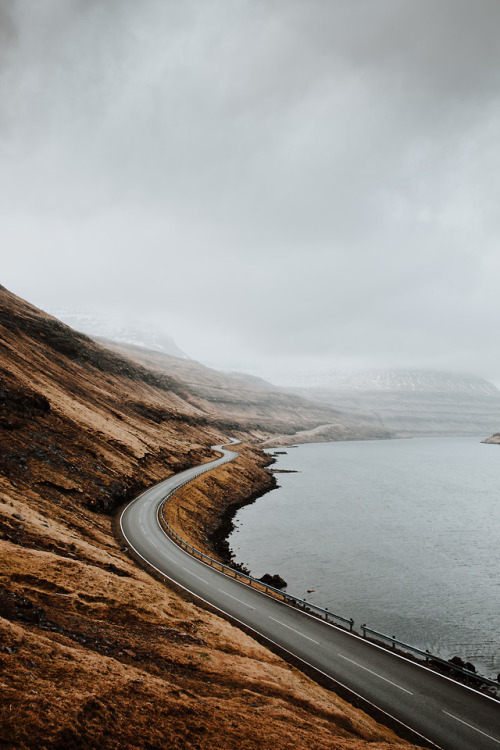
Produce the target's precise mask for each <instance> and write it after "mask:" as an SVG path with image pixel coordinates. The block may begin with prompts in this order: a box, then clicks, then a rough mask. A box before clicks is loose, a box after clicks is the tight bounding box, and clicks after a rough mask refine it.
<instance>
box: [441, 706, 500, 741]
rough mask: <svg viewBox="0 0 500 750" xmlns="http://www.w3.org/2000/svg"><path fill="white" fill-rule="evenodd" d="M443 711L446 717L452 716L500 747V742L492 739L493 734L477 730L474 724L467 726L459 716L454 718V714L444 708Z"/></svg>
mask: <svg viewBox="0 0 500 750" xmlns="http://www.w3.org/2000/svg"><path fill="white" fill-rule="evenodd" d="M441 711H442V712H443V713H444V714H446V716H451V718H452V719H455V721H459V722H460V724H465V726H466V727H469V728H470V729H473V730H474V731H475V732H479V734H482V735H483V736H484V737H487V738H488V739H489V740H493V742H496V743H497V745H500V740H497V739H496V738H495V737H492V736H491V734H486V732H483V731H481V729H477V727H473V726H472V724H467V722H466V721H464V720H463V719H459V718H458V716H453V714H449V713H448V711H445V710H444V708H442V709H441Z"/></svg>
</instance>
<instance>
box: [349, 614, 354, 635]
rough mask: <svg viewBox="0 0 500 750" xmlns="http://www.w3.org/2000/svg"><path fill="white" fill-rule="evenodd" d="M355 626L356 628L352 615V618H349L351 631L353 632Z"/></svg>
mask: <svg viewBox="0 0 500 750" xmlns="http://www.w3.org/2000/svg"><path fill="white" fill-rule="evenodd" d="M353 628H354V620H353V619H352V617H351V619H350V620H349V632H351V633H352V630H353Z"/></svg>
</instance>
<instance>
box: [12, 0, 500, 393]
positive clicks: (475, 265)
mask: <svg viewBox="0 0 500 750" xmlns="http://www.w3.org/2000/svg"><path fill="white" fill-rule="evenodd" d="M499 41H500V3H499V2H498V0H491V2H489V1H486V0H474V2H471V0H466V1H461V0H439V2H436V0H182V2H180V1H179V0H175V1H174V0H141V2H138V1H137V0H36V2H33V0H9V1H8V2H1V3H0V71H1V72H0V243H1V244H0V247H1V251H0V252H1V269H2V273H1V279H0V283H3V284H4V285H5V286H7V287H8V288H9V289H10V290H11V291H13V292H15V293H16V294H19V295H20V296H22V297H25V298H26V299H28V300H29V301H31V302H33V303H35V304H36V305H38V306H39V307H42V308H44V309H58V308H62V307H65V308H72V309H79V308H84V309H86V310H88V309H89V308H95V309H98V310H109V311H111V312H113V313H114V314H121V315H123V316H124V317H125V318H126V319H128V320H135V319H141V320H146V321H147V320H151V321H154V323H155V325H156V327H158V326H159V327H161V328H163V329H164V330H165V331H166V332H167V333H169V334H171V335H172V336H173V337H174V338H175V340H176V342H177V344H178V345H179V346H180V347H181V348H182V349H183V350H184V351H186V352H187V353H188V354H190V355H191V356H193V357H194V358H197V359H200V360H202V361H205V362H209V363H212V364H215V365H218V366H220V367H227V368H230V367H235V368H239V369H244V370H247V371H253V372H256V371H258V372H261V373H262V374H264V375H265V374H268V375H270V374H271V373H276V372H279V371H280V370H284V369H286V368H287V367H292V368H300V369H303V368H304V366H307V367H309V366H310V367H311V368H314V369H316V368H318V369H322V368H326V367H332V366H333V367H346V366H349V367H352V366H360V367H361V366H366V367H378V366H392V367H394V366H396V367H426V368H432V369H447V370H456V371H463V372H470V373H472V374H478V375H483V376H485V377H487V378H489V379H492V380H493V381H494V382H496V383H497V384H499V383H500V347H499V345H498V338H499V335H498V331H499V316H500V252H499V238H500V232H499V230H500V226H499V225H500V211H499V208H498V202H499V199H500V147H499V136H500V44H499Z"/></svg>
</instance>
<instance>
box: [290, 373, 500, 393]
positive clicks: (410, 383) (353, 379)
mask: <svg viewBox="0 0 500 750" xmlns="http://www.w3.org/2000/svg"><path fill="white" fill-rule="evenodd" d="M280 385H285V383H283V382H282V381H281V379H280ZM286 386H288V387H293V388H308V389H309V388H321V389H327V390H332V391H343V392H356V391H358V392H361V391H363V392H405V393H411V392H412V393H468V394H476V395H489V396H500V391H499V390H498V389H497V388H496V387H495V386H494V385H493V384H492V383H490V382H489V381H488V380H485V379H484V378H479V377H476V376H473V375H460V374H455V373H450V372H440V371H432V370H403V369H401V370H400V369H387V370H361V371H360V370H356V371H355V370H329V371H326V372H316V373H289V374H288V376H287V378H286Z"/></svg>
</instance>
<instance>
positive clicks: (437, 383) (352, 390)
mask: <svg viewBox="0 0 500 750" xmlns="http://www.w3.org/2000/svg"><path fill="white" fill-rule="evenodd" d="M292 379H293V380H294V382H295V384H296V385H295V387H294V388H289V390H292V392H294V393H297V394H300V395H302V396H304V397H307V398H310V399H313V400H315V401H318V402H320V403H322V404H324V405H328V406H331V407H334V408H337V409H341V410H342V411H344V412H346V413H348V414H351V415H352V416H356V417H357V418H358V419H362V420H363V421H365V422H371V424H373V425H374V426H375V425H378V426H379V427H380V428H385V429H387V430H390V431H392V432H395V433H396V434H398V435H400V436H402V437H416V436H438V435H478V436H479V435H485V434H486V435H487V434H489V433H491V432H494V431H495V430H497V429H498V425H499V424H500V391H499V390H498V389H497V388H495V386H494V385H493V384H492V383H490V382H488V381H487V380H484V379H483V378H478V377H474V376H467V375H457V374H453V373H449V372H439V371H428V370H367V371H361V372H346V371H343V372H328V373H320V374H314V375H305V374H300V375H299V376H297V377H296V378H292V377H291V378H290V381H291V380H292ZM301 381H302V385H299V383H300V382H301Z"/></svg>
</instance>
